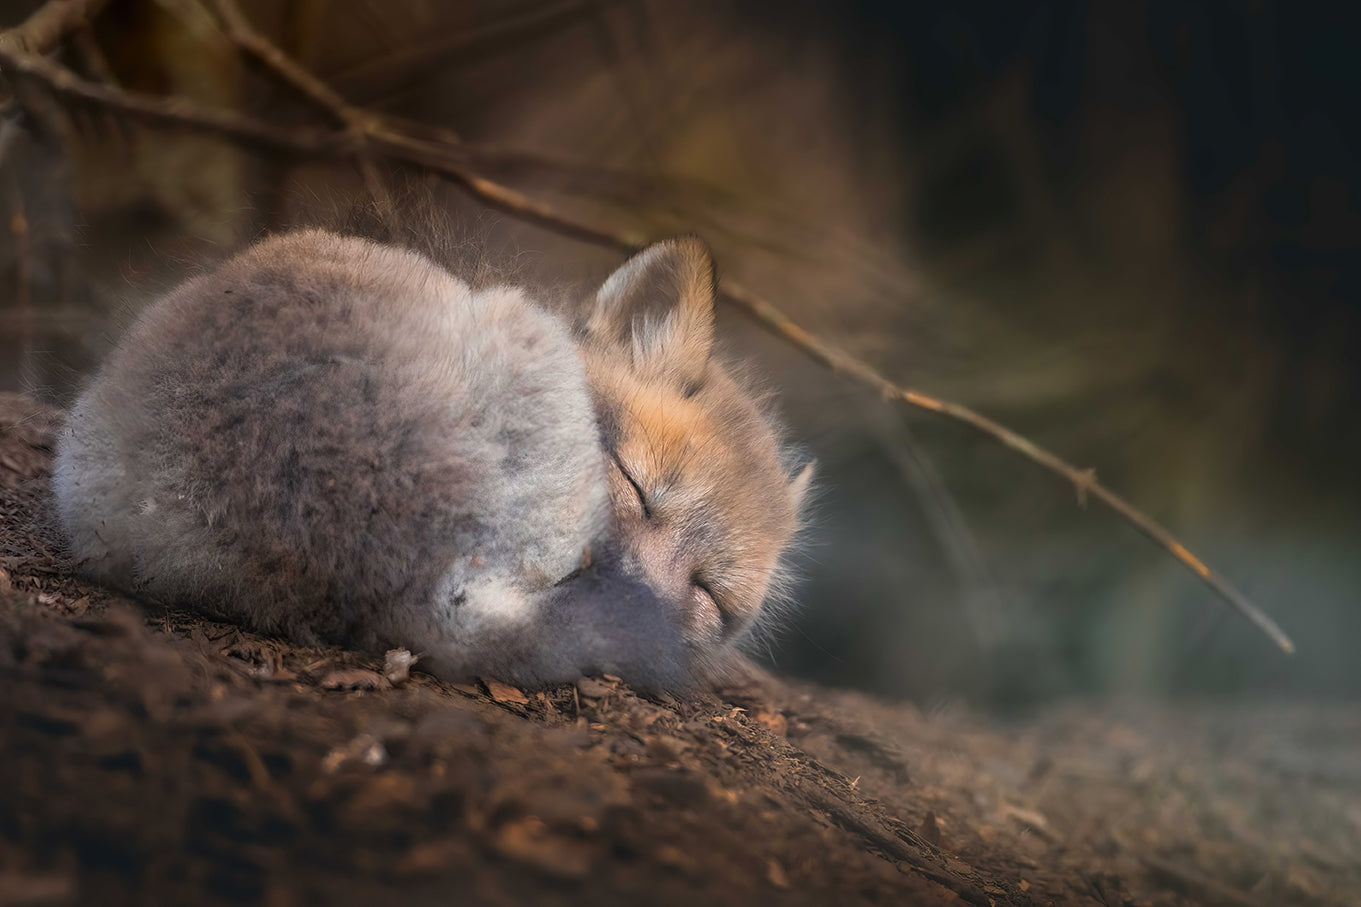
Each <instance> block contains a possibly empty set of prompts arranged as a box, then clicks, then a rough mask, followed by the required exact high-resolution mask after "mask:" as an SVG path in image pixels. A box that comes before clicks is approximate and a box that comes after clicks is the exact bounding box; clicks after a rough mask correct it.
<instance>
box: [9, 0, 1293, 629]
mask: <svg viewBox="0 0 1361 907" xmlns="http://www.w3.org/2000/svg"><path fill="white" fill-rule="evenodd" d="M213 5H214V7H215V8H216V9H217V11H218V15H219V16H220V17H221V18H222V20H223V22H224V25H225V26H226V27H227V32H228V35H229V37H231V38H232V39H233V40H234V41H235V42H236V43H237V44H238V46H239V47H241V48H242V49H243V50H244V51H246V52H247V53H250V54H251V55H252V56H254V57H255V58H256V59H257V60H259V62H261V63H262V64H263V65H264V66H266V67H267V68H269V69H270V70H271V71H272V72H274V74H275V75H276V76H277V77H278V78H280V79H281V80H283V81H285V82H286V83H288V84H289V85H290V86H292V87H293V88H294V89H295V90H297V91H299V92H300V93H301V94H303V95H304V96H305V97H307V98H308V99H309V100H311V101H312V102H313V103H314V104H316V105H317V106H318V107H320V108H322V109H323V110H325V111H327V112H328V113H329V114H330V115H331V116H333V117H334V118H335V119H336V120H337V122H338V123H339V124H340V129H339V130H329V131H328V130H315V129H284V128H280V127H277V126H274V125H272V124H269V123H265V122H261V121H258V120H255V119H253V118H251V117H247V116H244V115H242V114H239V113H236V112H234V111H227V110H219V109H213V108H206V107H201V106H198V105H196V104H192V103H189V102H187V101H184V100H182V99H172V98H160V97H151V96H146V95H138V94H134V93H131V92H127V91H124V90H122V89H119V88H116V87H111V86H105V85H100V84H97V83H93V82H90V81H88V80H85V79H82V78H81V77H79V76H78V75H76V74H75V73H74V72H72V71H71V70H69V69H67V68H65V67H63V66H61V65H59V64H57V63H54V62H52V61H50V60H48V59H46V58H44V57H42V56H40V55H39V54H38V53H35V52H34V50H33V48H35V47H40V48H43V49H47V48H50V47H52V46H54V45H55V44H56V43H58V42H59V41H60V40H61V38H62V36H63V35H64V34H66V33H69V31H71V30H72V29H73V28H75V27H79V26H80V25H81V24H83V23H84V22H85V21H86V20H87V18H88V15H89V14H90V13H91V12H93V11H96V10H98V9H99V8H100V7H101V6H103V2H100V0H49V2H48V3H47V4H46V5H45V6H43V7H41V8H40V9H39V10H38V12H37V13H35V14H34V15H33V16H31V17H30V18H29V19H28V20H27V21H26V22H25V23H23V24H22V25H20V26H19V27H17V28H15V29H11V30H10V31H8V32H3V33H0V71H2V72H4V73H6V74H8V75H10V76H18V77H21V78H30V79H34V80H36V81H39V82H41V83H43V84H44V85H45V86H46V87H47V88H48V90H49V91H52V92H54V93H56V94H59V95H63V96H65V97H68V98H71V99H73V100H77V101H82V102H85V103H91V104H97V105H100V106H104V107H108V108H111V109H115V110H119V111H122V112H123V113H125V114H128V115H130V116H135V117H140V118H142V119H144V120H147V121H149V122H152V123H156V124H160V125H163V126H176V127H181V128H187V129H192V130H197V131H206V132H214V133H217V134H220V135H224V136H227V137H229V138H232V139H235V140H237V141H241V142H245V143H248V144H252V145H256V146H260V147H264V148H271V149H275V150H279V151H285V152H289V153H293V154H306V155H315V156H328V155H329V156H337V157H351V158H355V159H356V160H357V161H359V162H360V163H361V164H362V162H363V161H364V160H365V159H372V158H374V157H377V158H383V159H386V160H389V161H393V162H398V163H403V164H408V165H414V166H417V167H421V168H424V169H426V170H428V171H431V172H434V173H438V174H440V175H442V176H444V177H446V178H448V179H450V180H452V181H453V182H455V183H457V184H458V185H460V186H462V187H463V188H464V189H465V190H466V191H467V192H468V193H469V194H470V195H472V196H473V197H475V198H476V199H478V200H479V201H481V202H482V203H484V204H486V205H489V206H491V207H494V208H497V209H499V210H502V211H504V212H506V213H507V214H510V215H511V216H513V217H515V218H517V219H519V220H523V221H528V222H530V223H534V224H537V225H539V226H542V227H545V228H547V229H550V230H553V231H554V232H557V233H559V234H562V235H566V236H570V237H573V238H576V239H580V240H584V241H587V242H591V243H594V244H598V245H604V246H609V247H612V248H616V249H620V250H624V251H634V250H637V249H639V248H641V247H642V246H644V245H645V244H646V237H643V236H640V235H638V234H636V233H631V232H628V231H625V230H622V229H619V228H615V227H610V226H602V225H600V224H594V223H591V222H589V221H587V220H584V219H582V218H579V217H576V216H573V215H569V214H566V213H564V212H562V211H559V210H558V209H556V208H554V207H552V206H551V205H548V204H546V203H544V202H541V201H538V200H536V199H533V198H530V197H529V196H526V195H524V194H523V193H521V192H519V191H518V190H515V189H513V188H511V187H509V186H506V185H503V184H501V183H498V182H495V181H493V180H490V179H487V178H486V177H484V176H482V175H480V174H479V173H478V172H477V171H476V170H475V169H474V167H473V166H472V164H471V163H470V160H469V159H470V157H471V155H470V154H469V153H468V151H467V150H466V149H465V148H464V146H462V145H460V144H455V143H452V142H449V141H438V140H431V139H427V138H422V137H421V136H420V134H419V133H420V130H418V129H417V128H415V127H414V124H413V126H412V128H407V127H408V124H405V123H403V121H401V120H397V119H392V118H388V117H383V116H380V115H378V114H375V113H373V112H371V111H368V110H365V109H364V108H360V107H356V106H354V105H351V104H350V103H349V102H348V101H346V100H345V99H344V98H343V97H341V96H340V95H339V94H338V93H336V92H335V91H334V90H332V89H331V88H330V87H329V86H327V85H326V84H325V83H323V82H321V81H320V80H318V79H317V78H316V77H315V76H313V75H311V74H310V73H308V72H307V71H306V70H305V69H303V67H301V66H300V65H299V64H298V63H296V62H295V61H294V60H293V59H292V58H291V57H289V56H288V55H287V54H285V53H284V52H283V51H282V50H280V49H279V48H278V47H277V46H275V45H274V44H273V43H272V42H269V41H268V40H267V39H266V38H264V37H263V36H262V35H260V34H259V33H257V32H255V31H254V30H253V29H252V28H251V27H250V25H249V23H248V22H247V21H246V20H245V18H244V16H243V15H242V14H241V11H240V8H239V7H238V6H237V5H236V3H235V0H213ZM54 7H59V8H61V10H62V11H61V12H60V13H58V12H54V11H53V8H54ZM76 8H79V9H78V10H77V9H76ZM72 10H75V12H72ZM35 23H37V24H35ZM54 23H56V24H54ZM63 29H64V30H63ZM39 39H41V40H39ZM721 290H722V294H723V296H724V298H726V299H727V300H728V301H729V302H730V303H731V304H733V305H735V306H737V307H738V308H739V309H741V310H742V311H743V312H745V313H746V314H747V315H748V316H749V317H751V318H752V319H753V320H754V321H755V322H756V323H757V324H758V325H760V326H761V327H762V328H763V329H765V330H766V331H768V332H770V333H771V334H773V335H775V336H776V337H778V338H780V339H781V340H783V341H784V342H786V343H788V344H789V345H791V346H793V347H795V348H796V349H799V350H801V351H802V352H803V353H805V354H806V355H808V356H809V357H811V358H812V359H814V360H815V361H817V362H819V363H821V364H822V365H825V366H827V367H828V368H829V369H831V370H832V371H833V372H834V373H836V374H838V375H841V376H843V377H845V378H847V379H849V380H851V381H854V382H855V383H857V384H860V385H862V386H864V387H867V388H869V389H871V390H874V391H876V392H878V394H879V395H880V396H881V397H882V398H883V399H884V400H886V401H894V402H902V403H906V404H908V405H909V406H914V407H917V408H919V409H925V410H929V411H931V412H933V413H938V414H940V415H942V416H945V417H947V418H950V419H953V420H955V421H957V422H962V423H964V424H965V425H968V426H971V427H972V428H974V429H976V430H977V431H979V432H982V433H983V434H984V435H987V436H988V437H990V438H992V439H993V440H995V441H998V442H999V443H1001V444H1003V445H1004V446H1006V447H1009V448H1011V449H1012V450H1014V451H1016V452H1017V453H1019V454H1021V455H1022V456H1024V457H1026V458H1027V459H1029V460H1031V461H1032V462H1034V463H1037V464H1039V465H1040V466H1042V467H1044V468H1045V469H1047V470H1049V471H1050V472H1052V473H1054V474H1056V475H1058V476H1059V477H1061V478H1063V479H1066V480H1067V481H1068V482H1070V483H1072V485H1073V488H1074V489H1075V490H1076V492H1077V495H1078V500H1079V502H1080V503H1085V501H1086V499H1087V498H1088V497H1089V496H1090V497H1094V498H1096V499H1097V500H1099V501H1101V502H1102V503H1103V504H1105V505H1106V506H1107V507H1109V508H1110V509H1111V510H1113V511H1115V512H1116V513H1117V514H1119V515H1120V516H1122V517H1124V519H1125V520H1126V521H1128V522H1129V523H1131V524H1133V525H1134V527H1135V528H1137V529H1138V530H1139V531H1140V532H1142V533H1143V534H1144V535H1145V536H1147V537H1148V538H1149V539H1151V540H1152V541H1154V542H1155V543H1157V544H1158V545H1160V546H1161V547H1162V548H1164V549H1165V550H1166V551H1167V552H1168V553H1170V554H1171V555H1172V556H1173V557H1175V558H1176V559H1177V560H1178V561H1180V562H1181V563H1182V564H1183V565H1185V566H1186V567H1187V568H1188V569H1190V570H1191V571H1192V572H1193V573H1195V574H1196V575H1197V576H1198V577H1200V578H1201V580H1202V581H1204V583H1205V584H1206V585H1207V586H1209V587H1210V589H1212V590H1213V591H1214V592H1215V593H1216V594H1217V595H1219V596H1220V597H1221V598H1223V599H1224V600H1225V601H1226V602H1228V603H1229V604H1230V605H1231V606H1232V607H1233V608H1234V609H1236V610H1237V611H1238V612H1239V613H1240V614H1241V615H1243V616H1244V617H1246V618H1247V619H1248V620H1249V621H1251V622H1252V623H1253V624H1254V625H1255V626H1256V627H1257V628H1258V629H1260V630H1261V631H1262V632H1263V633H1265V634H1266V635H1267V636H1268V637H1269V638H1270V639H1271V640H1272V641H1273V642H1274V643H1275V644H1276V645H1277V646H1279V647H1280V648H1281V649H1282V650H1283V651H1285V652H1287V653H1288V652H1293V651H1294V648H1295V647H1294V644H1293V643H1292V642H1291V641H1290V638H1289V637H1288V636H1286V634H1285V633H1284V632H1283V631H1282V630H1281V629H1280V627H1279V626H1277V625H1276V623H1275V621H1273V620H1272V619H1271V618H1270V617H1268V616H1267V615H1266V614H1265V613H1263V612H1262V611H1261V610H1259V609H1258V608H1257V607H1256V606H1255V605H1253V604H1252V603H1251V602H1250V601H1248V600H1247V598H1246V597H1244V596H1243V594H1242V593H1240V592H1239V591H1238V590H1237V589H1235V588H1234V587H1233V586H1232V585H1230V583H1229V582H1228V581H1227V580H1226V579H1225V578H1224V577H1222V576H1221V575H1220V574H1218V573H1216V572H1215V571H1214V570H1212V569H1210V567H1209V566H1207V565H1206V564H1205V562H1204V561H1202V560H1200V558H1198V557H1196V556H1195V555H1194V554H1192V553H1191V552H1190V551H1189V550H1187V548H1186V547H1185V546H1184V545H1182V544H1181V542H1179V541H1177V539H1176V538H1175V537H1174V536H1173V535H1172V534H1171V533H1170V532H1168V531H1167V530H1166V529H1164V528H1163V527H1162V526H1160V525H1159V524H1158V523H1156V522H1155V521H1154V520H1153V519H1152V518H1150V517H1148V516H1146V515H1145V514H1144V513H1142V512H1141V511H1139V510H1137V509H1136V508H1135V507H1133V506H1132V505H1131V504H1129V503H1128V502H1127V501H1125V500H1124V499H1123V498H1121V497H1120V496H1118V495H1116V494H1115V493H1114V492H1112V491H1110V490H1109V489H1107V488H1106V487H1105V486H1104V485H1102V484H1101V483H1100V482H1098V481H1097V479H1096V474H1095V472H1094V471H1093V470H1090V469H1088V470H1083V469H1078V468H1076V467H1074V466H1070V465H1069V464H1068V463H1066V462H1064V461H1063V460H1061V459H1060V458H1059V457H1057V456H1055V455H1054V454H1053V453H1051V452H1049V451H1048V450H1045V449H1044V448H1042V447H1039V446H1037V445H1035V444H1033V443H1032V442H1030V441H1029V440H1027V439H1026V438H1024V437H1022V436H1021V435H1019V434H1017V433H1016V432H1014V431H1012V430H1011V429H1009V428H1007V427H1006V426H1004V425H1002V424H1000V423H998V422H995V421H993V420H992V419H989V418H988V417H987V416H984V415H982V414H981V413H978V412H975V411H974V410H972V409H970V408H968V407H967V406H963V405H961V404H958V403H952V402H950V401H948V400H941V399H939V398H937V397H933V396H931V395H929V394H925V393H923V392H921V391H918V390H915V389H913V388H909V387H904V386H902V385H899V384H896V383H894V382H893V381H890V380H889V379H888V378H887V377H886V376H884V375H883V374H882V373H880V372H879V371H878V370H877V369H875V368H874V367H873V366H871V365H869V364H868V363H866V362H864V361H862V360H860V359H857V358H855V357H854V356H852V355H850V354H849V353H848V352H846V351H845V350H842V349H841V348H839V347H837V346H834V345H833V344H831V343H828V342H827V341H824V340H822V339H820V338H818V337H817V336H815V335H813V334H811V333H809V332H808V331H807V330H805V329H804V328H803V327H801V326H800V325H799V324H797V323H796V322H795V321H793V320H792V319H791V318H789V316H787V315H785V314H784V312H782V311H781V310H780V309H779V308H778V307H777V306H775V305H774V304H773V303H771V302H770V301H769V300H767V299H765V297H763V296H761V295H760V294H758V293H756V292H754V291H752V290H750V289H748V288H746V287H744V286H742V285H740V284H738V283H737V282H735V281H733V280H730V279H724V280H723V282H722V287H721Z"/></svg>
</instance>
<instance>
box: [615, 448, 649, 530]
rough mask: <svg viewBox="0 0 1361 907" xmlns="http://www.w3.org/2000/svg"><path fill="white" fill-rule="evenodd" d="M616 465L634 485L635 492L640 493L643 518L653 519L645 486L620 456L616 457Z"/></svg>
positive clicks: (631, 484)
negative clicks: (626, 466)
mask: <svg viewBox="0 0 1361 907" xmlns="http://www.w3.org/2000/svg"><path fill="white" fill-rule="evenodd" d="M614 465H615V467H616V468H618V470H619V474H620V475H621V476H623V477H624V481H626V482H628V483H629V485H630V486H632V488H633V490H634V492H635V493H636V494H637V495H638V506H639V507H640V508H642V511H643V519H646V520H651V519H652V507H651V506H650V505H649V504H648V503H647V495H646V494H645V493H644V492H643V486H642V485H639V484H638V480H637V479H635V478H634V477H633V476H632V475H631V474H630V473H629V471H628V470H627V469H626V468H625V467H624V463H623V461H622V460H620V459H619V458H618V457H615V458H614Z"/></svg>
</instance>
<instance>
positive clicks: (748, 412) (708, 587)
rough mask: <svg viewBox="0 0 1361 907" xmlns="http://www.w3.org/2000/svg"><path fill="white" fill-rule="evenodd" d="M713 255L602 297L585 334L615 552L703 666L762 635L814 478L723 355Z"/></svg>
mask: <svg viewBox="0 0 1361 907" xmlns="http://www.w3.org/2000/svg"><path fill="white" fill-rule="evenodd" d="M715 288H716V278H715V272H714V263H713V258H712V257H711V256H710V254H709V250H708V249H707V248H706V247H705V245H704V244H703V242H701V241H700V240H699V239H697V238H694V237H681V238H678V239H672V240H667V241H665V242H659V243H656V244H654V245H651V246H648V247H647V248H646V249H644V250H643V251H641V252H639V253H638V254H636V255H635V256H633V257H632V258H631V259H629V260H628V261H627V262H625V263H624V265H623V266H621V267H620V268H619V269H618V270H617V271H615V272H614V273H613V274H612V275H611V276H610V277H609V278H608V279H607V280H606V281H605V283H604V284H603V285H602V286H601V287H600V289H599V291H598V292H597V293H596V295H595V298H594V300H593V301H592V302H591V304H590V305H589V307H588V309H587V311H586V313H585V317H584V319H583V321H582V323H581V325H580V328H579V333H580V335H581V338H582V344H581V346H582V355H583V359H584V361H585V364H586V372H587V378H588V381H589V384H590V387H591V390H592V393H593V395H594V398H595V406H596V410H597V413H598V417H599V421H600V426H601V434H602V440H603V443H604V447H605V450H606V452H607V454H608V460H609V462H608V466H607V469H608V473H609V488H610V501H611V511H612V514H611V518H612V527H611V534H610V539H611V541H610V543H609V544H610V545H611V546H612V548H613V549H614V550H612V551H610V552H607V553H608V554H609V555H611V556H613V557H615V558H617V559H618V561H619V562H620V563H621V565H622V568H623V569H624V570H625V571H627V572H628V573H629V574H630V575H632V576H634V577H635V578H637V579H638V580H639V581H641V582H643V583H645V584H646V585H647V586H648V587H649V588H650V589H651V590H652V592H653V594H655V595H656V596H657V597H658V599H660V600H661V602H663V603H664V605H665V606H667V607H668V608H670V609H673V619H674V620H675V621H676V624H677V625H678V626H679V628H680V630H681V633H682V635H683V636H684V638H685V640H686V642H687V643H688V644H689V647H690V649H691V651H692V655H694V656H696V657H698V658H699V659H700V661H701V662H703V661H704V660H705V658H706V656H707V655H709V654H711V653H716V652H718V651H719V650H721V649H723V648H725V647H726V646H727V645H728V644H730V643H732V642H735V641H737V640H738V639H740V638H741V637H742V636H743V635H744V634H745V633H746V632H747V631H748V630H749V629H751V627H752V626H753V625H754V624H755V622H756V620H757V618H758V616H759V615H760V613H761V611H762V605H763V603H765V601H766V600H767V598H768V597H770V596H771V594H772V591H773V590H772V587H773V586H776V585H778V578H779V571H778V566H779V562H780V558H781V556H782V555H783V554H784V552H785V549H786V548H787V547H788V545H789V543H790V541H791V539H792V538H793V536H794V534H795V532H796V530H797V528H798V523H799V510H800V506H801V504H802V502H803V498H804V496H805V493H806V491H807V489H808V486H809V482H810V480H811V477H812V465H811V464H808V465H807V466H805V467H803V468H802V469H800V470H797V471H795V472H794V474H792V475H791V474H790V473H789V472H787V470H786V464H785V460H786V458H785V457H784V456H783V455H782V449H781V444H780V439H779V437H778V436H777V433H776V429H775V426H774V424H773V422H772V420H771V418H770V416H769V414H768V413H767V412H766V411H765V410H764V408H763V405H762V403H761V402H760V400H759V398H757V397H756V396H754V395H753V394H752V393H751V392H750V391H749V390H747V389H745V388H744V387H742V386H741V385H740V384H739V382H738V381H737V380H735V379H734V377H733V376H732V375H731V374H730V373H729V372H728V370H727V369H725V368H724V366H723V365H722V364H721V363H720V362H719V361H718V359H717V358H716V357H715V355H714V350H713V347H714V296H715Z"/></svg>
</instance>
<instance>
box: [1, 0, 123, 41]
mask: <svg viewBox="0 0 1361 907" xmlns="http://www.w3.org/2000/svg"><path fill="white" fill-rule="evenodd" d="M108 4H109V0H48V2H47V3H44V4H43V5H42V6H40V7H38V9H37V10H36V11H35V12H34V13H33V15H31V16H29V17H28V18H27V19H25V20H24V21H23V22H21V23H20V24H18V25H16V26H15V27H14V28H8V29H5V30H4V31H3V32H0V50H3V51H5V52H6V53H26V54H45V53H48V52H49V51H51V50H52V49H54V48H55V47H56V46H57V45H58V44H60V43H61V42H62V40H63V39H64V38H65V37H66V36H67V35H69V34H71V33H72V32H73V31H75V30H77V29H79V28H83V27H84V26H86V25H88V24H89V23H90V20H91V19H93V18H94V17H95V16H97V15H99V12H100V10H102V9H103V8H104V7H105V6H108Z"/></svg>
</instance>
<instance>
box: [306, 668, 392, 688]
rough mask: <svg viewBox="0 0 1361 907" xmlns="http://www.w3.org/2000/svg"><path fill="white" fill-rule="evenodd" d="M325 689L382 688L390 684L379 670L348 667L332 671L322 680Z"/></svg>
mask: <svg viewBox="0 0 1361 907" xmlns="http://www.w3.org/2000/svg"><path fill="white" fill-rule="evenodd" d="M321 686H322V689H325V690H343V691H348V690H382V689H386V688H387V686H388V682H387V678H385V677H384V676H383V675H382V674H379V673H378V672H377V671H369V670H365V669H364V668H348V669H345V670H341V671H332V672H331V673H329V674H327V675H326V676H325V677H323V678H322V680H321Z"/></svg>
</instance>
